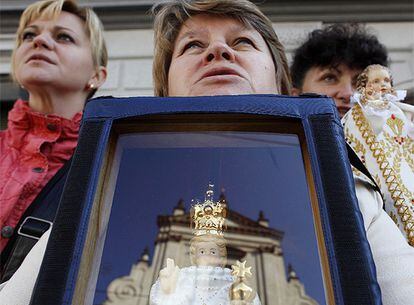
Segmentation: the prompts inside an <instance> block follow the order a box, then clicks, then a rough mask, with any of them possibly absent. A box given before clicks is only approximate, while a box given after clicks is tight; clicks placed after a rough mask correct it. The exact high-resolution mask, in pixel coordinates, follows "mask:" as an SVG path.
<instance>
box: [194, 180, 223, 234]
mask: <svg viewBox="0 0 414 305" xmlns="http://www.w3.org/2000/svg"><path fill="white" fill-rule="evenodd" d="M213 187H214V185H213V184H209V185H208V188H207V191H206V195H205V199H204V202H202V203H200V202H197V203H196V204H194V205H193V206H192V208H191V220H192V222H193V223H194V235H196V236H200V235H206V234H212V235H219V236H223V226H224V221H225V219H226V214H227V208H226V204H225V203H221V202H220V201H217V202H214V198H213V196H214V191H213Z"/></svg>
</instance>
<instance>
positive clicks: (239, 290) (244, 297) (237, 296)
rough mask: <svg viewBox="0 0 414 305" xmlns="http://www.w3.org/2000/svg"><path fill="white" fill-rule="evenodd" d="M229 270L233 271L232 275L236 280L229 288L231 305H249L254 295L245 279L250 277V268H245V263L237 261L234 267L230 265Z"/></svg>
mask: <svg viewBox="0 0 414 305" xmlns="http://www.w3.org/2000/svg"><path fill="white" fill-rule="evenodd" d="M231 268H232V269H233V271H232V275H234V276H236V277H237V278H236V280H235V281H234V283H233V284H232V285H231V286H230V291H229V294H230V301H231V302H232V304H233V303H235V304H239V303H240V304H250V302H251V301H252V300H253V298H254V296H255V293H254V291H253V289H252V288H251V287H249V286H248V285H247V284H246V277H250V276H252V272H251V271H250V269H251V268H252V267H246V261H244V262H240V261H237V263H236V265H232V266H231ZM238 301H244V302H238Z"/></svg>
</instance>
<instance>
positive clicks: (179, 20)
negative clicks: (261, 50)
mask: <svg viewBox="0 0 414 305" xmlns="http://www.w3.org/2000/svg"><path fill="white" fill-rule="evenodd" d="M153 14H154V15H155V21H154V45H155V52H154V62H153V72H152V73H153V79H154V94H155V95H156V96H168V72H169V69H170V65H171V59H172V54H173V51H174V43H175V40H176V38H177V36H178V33H179V31H180V29H181V26H182V25H183V23H184V22H185V21H186V20H187V19H188V18H190V17H191V16H194V15H197V14H209V15H218V16H225V17H230V18H235V19H237V20H239V21H240V22H241V23H243V24H244V25H246V26H249V27H251V28H253V29H255V30H256V31H257V32H259V33H260V35H262V37H263V39H264V41H265V42H266V44H267V45H268V47H269V49H270V52H271V54H272V58H273V62H274V65H275V70H276V86H277V88H278V91H279V93H282V94H290V89H291V81H290V75H289V68H288V64H287V60H286V55H285V51H284V47H283V45H282V44H281V43H280V41H279V39H278V37H277V35H276V33H275V31H274V29H273V27H272V23H271V21H270V20H269V19H268V18H267V17H266V16H265V15H264V14H263V13H262V12H261V11H260V10H259V8H258V7H257V6H256V5H255V4H253V3H251V2H250V1H248V0H173V1H168V2H162V3H160V4H159V5H155V6H154V7H153Z"/></svg>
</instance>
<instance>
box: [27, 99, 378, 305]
mask: <svg viewBox="0 0 414 305" xmlns="http://www.w3.org/2000/svg"><path fill="white" fill-rule="evenodd" d="M184 114H185V115H189V114H201V115H203V114H208V115H209V116H214V115H223V114H240V115H254V116H255V117H256V118H259V119H260V116H263V118H264V117H266V118H269V117H273V118H274V119H275V120H295V121H296V122H299V123H300V125H301V127H302V128H303V134H304V138H305V142H306V147H307V152H308V154H309V160H310V167H311V173H312V179H313V183H314V188H315V196H316V197H317V200H318V203H319V205H318V206H319V214H320V220H321V225H322V231H323V236H324V243H325V245H324V246H325V249H326V255H327V260H328V264H329V270H330V282H331V285H332V290H333V296H332V297H333V300H334V304H337V305H343V304H344V305H345V304H346V305H351V304H355V305H361V304H366V305H370V304H381V296H380V289H379V286H378V284H377V280H376V272H375V265H374V263H373V259H372V255H371V252H370V248H369V244H368V242H367V240H366V236H365V230H364V227H363V221H362V216H361V214H360V212H359V209H358V203H357V199H356V195H355V189H354V182H353V177H352V171H351V168H350V165H349V161H348V157H347V150H346V146H345V142H344V139H343V131H342V127H341V124H340V121H339V117H338V115H337V112H336V109H335V106H334V104H333V102H332V100H331V99H329V98H326V97H321V96H308V97H307V96H301V97H286V96H280V95H244V96H216V97H188V98H155V97H132V98H112V97H104V98H98V99H94V100H91V101H90V102H89V103H88V104H87V106H86V109H85V113H84V117H83V121H82V127H81V132H80V138H79V143H78V147H77V150H76V153H75V156H74V158H73V162H72V166H71V169H70V172H69V175H68V179H67V182H66V185H65V189H64V193H63V195H62V199H61V202H60V208H59V211H58V214H57V218H56V220H55V223H54V227H53V230H52V233H51V237H50V240H49V244H48V247H47V251H46V254H45V257H44V260H43V263H42V267H41V271H40V274H39V278H38V281H37V284H36V287H35V291H34V294H33V297H32V302H31V304H36V305H47V304H53V305H58V304H72V303H73V301H74V299H73V298H74V293H75V286H76V281H77V278H78V274H79V272H80V267H81V259H82V252H83V249H84V247H85V243H86V242H89V243H90V241H87V240H86V239H87V231H88V224H89V220H90V218H91V217H92V214H93V203H94V198H95V195H96V194H95V193H96V190H97V187H98V182H99V175H100V171H101V169H102V166H103V164H104V159H105V153H106V149H107V146H108V141H109V140H110V135H111V132H112V133H113V132H114V126H115V125H116V124H117V123H119V122H122V121H127V120H133V119H136V118H140V117H146V118H151V117H152V116H156V115H164V116H168V115H174V116H179V115H184Z"/></svg>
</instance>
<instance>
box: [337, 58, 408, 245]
mask: <svg viewBox="0 0 414 305" xmlns="http://www.w3.org/2000/svg"><path fill="white" fill-rule="evenodd" d="M356 85H357V92H355V93H354V95H353V96H352V100H353V102H355V105H354V106H353V107H352V109H351V110H350V111H349V112H348V113H347V114H345V116H344V117H343V118H342V125H343V127H344V132H345V138H346V141H347V142H348V144H349V145H350V147H351V148H352V149H353V150H354V151H355V153H356V154H357V155H358V157H359V159H360V160H361V161H362V163H363V164H364V165H365V167H366V168H367V169H368V171H369V173H370V174H371V176H372V177H374V179H375V182H376V184H377V185H378V186H379V188H380V189H381V195H382V199H383V206H384V209H385V211H386V212H387V214H388V215H389V216H390V218H391V219H392V220H393V221H394V222H395V224H396V225H397V227H398V228H399V229H400V231H401V233H402V234H403V236H404V237H405V238H406V240H407V242H408V243H409V244H410V245H411V246H414V159H413V155H414V106H413V105H410V104H407V103H403V102H401V101H402V100H404V98H405V95H406V92H405V91H404V90H395V89H394V88H393V80H392V76H391V72H390V70H389V69H388V68H386V67H383V66H381V65H370V66H368V67H367V68H365V69H364V71H362V73H361V74H360V75H359V76H358V79H357V84H356ZM354 172H355V173H356V175H357V176H359V177H362V178H363V175H362V174H361V173H359V172H358V171H357V170H355V169H354ZM368 183H370V181H368Z"/></svg>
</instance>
